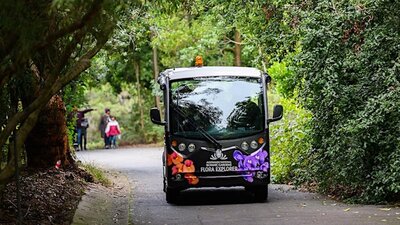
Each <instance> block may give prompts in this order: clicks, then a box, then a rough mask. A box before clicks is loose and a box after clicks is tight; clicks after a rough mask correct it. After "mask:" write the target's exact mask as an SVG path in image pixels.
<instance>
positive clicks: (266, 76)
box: [264, 73, 272, 84]
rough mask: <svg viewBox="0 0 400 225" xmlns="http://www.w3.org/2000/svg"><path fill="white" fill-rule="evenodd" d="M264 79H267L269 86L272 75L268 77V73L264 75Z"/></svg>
mask: <svg viewBox="0 0 400 225" xmlns="http://www.w3.org/2000/svg"><path fill="white" fill-rule="evenodd" d="M264 77H265V83H267V84H269V83H271V80H272V78H271V76H270V75H268V73H264Z"/></svg>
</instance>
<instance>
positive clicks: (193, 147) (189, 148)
mask: <svg viewBox="0 0 400 225" xmlns="http://www.w3.org/2000/svg"><path fill="white" fill-rule="evenodd" d="M195 149H196V145H194V144H189V145H188V150H189V152H194V150H195Z"/></svg>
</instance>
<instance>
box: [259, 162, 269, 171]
mask: <svg viewBox="0 0 400 225" xmlns="http://www.w3.org/2000/svg"><path fill="white" fill-rule="evenodd" d="M268 169H269V163H268V162H265V163H263V164H262V165H261V166H260V170H262V171H264V172H268Z"/></svg>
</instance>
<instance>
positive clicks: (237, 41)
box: [235, 29, 242, 66]
mask: <svg viewBox="0 0 400 225" xmlns="http://www.w3.org/2000/svg"><path fill="white" fill-rule="evenodd" d="M241 42H242V38H241V36H240V33H239V31H238V30H237V29H235V66H240V65H241V58H240V54H241V49H240V45H241Z"/></svg>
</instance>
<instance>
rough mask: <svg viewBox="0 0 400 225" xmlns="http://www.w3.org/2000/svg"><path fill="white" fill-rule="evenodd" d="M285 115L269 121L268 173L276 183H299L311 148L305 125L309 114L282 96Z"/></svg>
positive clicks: (307, 128)
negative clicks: (269, 154)
mask: <svg viewBox="0 0 400 225" xmlns="http://www.w3.org/2000/svg"><path fill="white" fill-rule="evenodd" d="M278 102H279V104H281V105H282V106H283V107H284V117H283V118H282V120H280V121H279V122H275V123H272V124H271V127H270V128H271V130H270V136H271V172H272V180H273V182H275V183H292V182H294V183H301V182H302V181H303V180H302V179H303V178H304V176H305V175H306V174H307V170H306V165H307V164H308V158H307V154H308V152H309V149H310V147H311V142H310V138H309V132H310V128H309V126H308V124H309V122H310V119H311V114H310V113H309V112H307V111H306V110H304V109H302V108H301V107H299V106H298V105H296V104H295V101H294V100H288V99H284V98H281V99H279V101H278Z"/></svg>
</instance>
